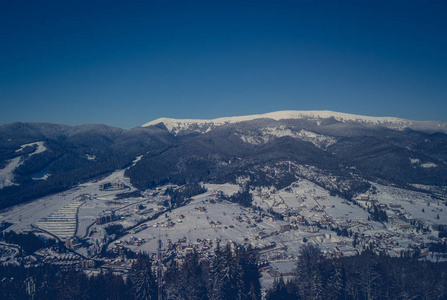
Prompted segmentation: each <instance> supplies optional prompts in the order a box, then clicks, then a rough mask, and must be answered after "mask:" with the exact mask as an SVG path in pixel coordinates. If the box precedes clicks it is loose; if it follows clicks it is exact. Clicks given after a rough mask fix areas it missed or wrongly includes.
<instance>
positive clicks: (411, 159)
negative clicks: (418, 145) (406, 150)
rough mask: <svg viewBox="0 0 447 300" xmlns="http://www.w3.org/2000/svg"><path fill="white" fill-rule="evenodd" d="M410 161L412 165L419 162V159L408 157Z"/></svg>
mask: <svg viewBox="0 0 447 300" xmlns="http://www.w3.org/2000/svg"><path fill="white" fill-rule="evenodd" d="M410 162H411V163H412V164H413V165H414V164H418V163H420V162H421V161H420V160H419V159H417V158H410Z"/></svg>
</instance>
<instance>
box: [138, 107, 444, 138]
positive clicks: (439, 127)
mask: <svg viewBox="0 0 447 300" xmlns="http://www.w3.org/2000/svg"><path fill="white" fill-rule="evenodd" d="M257 119H272V120H275V121H281V120H290V119H310V120H319V119H334V120H336V121H338V122H356V123H362V124H369V125H380V126H383V127H387V128H390V129H396V130H404V129H406V128H409V129H412V130H418V131H422V132H426V133H434V132H443V133H447V123H445V122H441V121H414V120H407V119H402V118H396V117H371V116H364V115H356V114H348V113H340V112H334V111H329V110H321V111H320V110H309V111H300V110H284V111H276V112H270V113H265V114H255V115H246V116H234V117H222V118H216V119H175V118H158V119H156V120H153V121H150V122H148V123H145V124H143V125H142V126H141V127H149V126H154V125H158V124H160V123H162V124H163V125H164V126H165V127H166V128H167V129H168V131H169V132H171V133H174V134H175V135H177V134H178V133H179V132H181V131H182V130H191V131H196V132H200V133H204V132H208V131H210V130H212V129H213V128H216V127H220V126H223V125H227V124H235V123H241V122H246V121H253V120H257Z"/></svg>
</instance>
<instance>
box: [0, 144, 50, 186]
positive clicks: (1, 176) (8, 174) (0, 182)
mask: <svg viewBox="0 0 447 300" xmlns="http://www.w3.org/2000/svg"><path fill="white" fill-rule="evenodd" d="M43 143H44V142H33V143H29V144H24V145H21V146H20V148H19V149H17V150H16V151H15V152H16V153H19V152H21V151H23V149H25V148H26V147H31V146H34V145H37V148H36V150H35V151H34V152H32V153H29V154H28V156H32V155H35V154H39V153H42V152H44V151H45V150H47V148H46V147H45V145H44V144H43ZM23 159H24V158H23V156H18V157H15V158H13V159H11V160H10V161H9V163H8V164H7V165H6V167H5V168H3V169H1V170H0V189H2V188H4V187H5V186H11V185H15V183H14V170H15V169H16V168H17V167H19V166H20V165H22V164H23V162H24V160H23ZM39 179H45V178H39Z"/></svg>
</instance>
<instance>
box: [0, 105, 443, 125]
mask: <svg viewBox="0 0 447 300" xmlns="http://www.w3.org/2000/svg"><path fill="white" fill-rule="evenodd" d="M278 113H303V114H311V113H325V114H339V115H341V116H340V117H342V118H343V117H350V116H352V117H364V118H372V119H378V120H380V119H389V120H390V121H399V120H402V121H410V122H435V123H447V122H445V121H439V120H411V119H405V118H399V117H394V116H369V115H359V114H351V113H345V112H337V111H331V110H280V111H272V112H267V113H261V114H250V115H237V116H225V117H218V118H213V119H210V118H203V119H180V118H171V117H160V118H156V119H153V120H150V121H148V122H146V123H143V124H141V125H138V126H135V127H132V128H122V127H118V126H114V125H110V124H105V123H83V124H75V125H70V124H64V123H52V122H27V121H24V122H23V121H16V122H11V123H5V124H0V126H6V125H10V124H14V123H24V124H33V123H43V124H53V125H64V126H72V127H76V126H84V125H105V126H110V127H116V128H120V129H124V130H131V129H133V128H138V127H147V126H151V125H155V124H158V121H159V122H160V123H161V122H164V121H174V122H175V121H177V122H196V121H198V122H200V121H210V122H211V121H227V120H228V119H236V120H235V123H238V122H242V121H244V120H243V119H241V120H237V119H239V118H245V117H254V116H256V118H254V119H257V118H271V119H275V118H273V117H270V116H267V115H274V114H278ZM293 118H294V117H290V119H293ZM323 118H324V117H323ZM281 119H282V118H281ZM284 119H287V118H284ZM247 120H249V119H247ZM250 120H251V119H250ZM155 122H157V123H155ZM151 123H152V124H151Z"/></svg>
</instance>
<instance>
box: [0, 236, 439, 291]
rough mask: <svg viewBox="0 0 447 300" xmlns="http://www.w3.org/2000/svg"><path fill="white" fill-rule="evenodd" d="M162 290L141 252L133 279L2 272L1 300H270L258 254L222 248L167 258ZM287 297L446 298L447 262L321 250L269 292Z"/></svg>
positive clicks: (50, 270)
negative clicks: (331, 255) (331, 254)
mask: <svg viewBox="0 0 447 300" xmlns="http://www.w3.org/2000/svg"><path fill="white" fill-rule="evenodd" d="M163 264H164V271H163V279H162V282H161V284H160V287H159V286H158V281H157V275H156V274H157V269H158V265H157V262H156V261H155V260H153V259H152V258H151V257H150V256H148V255H146V254H139V255H138V256H137V258H136V260H135V262H134V263H133V265H132V268H131V270H130V271H129V273H128V274H127V275H126V276H118V275H114V274H112V273H110V272H107V271H104V272H101V273H100V274H97V275H92V276H87V275H86V274H85V273H84V272H83V271H80V270H76V269H74V268H68V269H67V268H65V269H64V268H60V267H56V266H52V265H43V266H40V267H32V268H25V267H24V266H0V299H31V298H32V297H33V298H34V299H158V295H159V293H161V295H162V297H163V299H174V300H176V299H188V300H226V299H228V300H230V299H245V300H254V299H259V300H260V299H263V298H262V294H261V283H260V279H261V272H260V265H259V264H258V259H257V253H256V251H255V250H254V249H253V248H251V247H250V246H248V247H246V248H244V247H240V246H237V245H234V244H226V245H225V246H223V247H220V246H219V245H218V246H217V247H216V250H215V255H214V257H213V258H211V259H208V258H203V257H200V255H199V254H198V253H197V252H193V253H189V254H188V255H187V256H186V257H185V258H184V259H183V260H176V259H174V257H170V258H167V259H165V260H164V262H163ZM264 298H265V299H267V300H273V299H275V300H280V299H340V300H341V299H352V300H356V299H359V300H360V299H447V263H445V262H442V263H433V262H429V261H419V260H416V259H413V258H393V257H389V256H381V255H376V254H374V253H372V252H369V251H365V252H363V253H362V254H360V255H357V256H352V257H342V258H339V259H325V258H324V256H323V255H322V252H321V251H320V249H319V248H318V247H317V246H314V245H312V244H308V245H306V246H303V247H302V248H301V250H300V259H299V261H298V263H297V264H296V268H295V271H294V275H293V276H289V277H288V278H287V279H284V278H282V277H280V278H278V279H276V280H275V281H274V283H273V285H272V286H271V287H270V288H269V289H268V290H267V291H265V295H264Z"/></svg>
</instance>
